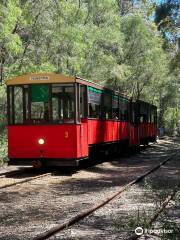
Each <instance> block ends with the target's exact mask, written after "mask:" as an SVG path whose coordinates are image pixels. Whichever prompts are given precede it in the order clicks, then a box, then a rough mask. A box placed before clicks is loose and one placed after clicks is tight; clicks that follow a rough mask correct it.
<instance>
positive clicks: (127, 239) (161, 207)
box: [126, 186, 179, 240]
mask: <svg viewBox="0 0 180 240" xmlns="http://www.w3.org/2000/svg"><path fill="white" fill-rule="evenodd" d="M178 188H179V186H178V187H176V188H175V189H174V190H173V191H171V193H170V194H169V195H168V196H167V197H166V199H165V200H164V201H163V203H162V204H161V206H160V207H159V209H158V210H157V211H156V212H155V214H154V215H153V217H152V218H151V219H150V220H149V221H148V223H147V225H148V226H151V225H152V224H153V222H155V221H156V219H157V218H158V217H159V215H160V214H161V213H162V212H163V210H164V209H165V208H166V206H167V205H168V203H169V202H170V201H171V200H172V199H173V198H174V197H175V195H176V193H177V191H178ZM143 235H144V233H142V234H141V235H136V234H135V233H134V234H132V235H131V236H130V237H128V238H126V240H136V239H138V238H140V237H142V236H143Z"/></svg>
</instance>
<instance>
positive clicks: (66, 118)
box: [6, 73, 157, 166]
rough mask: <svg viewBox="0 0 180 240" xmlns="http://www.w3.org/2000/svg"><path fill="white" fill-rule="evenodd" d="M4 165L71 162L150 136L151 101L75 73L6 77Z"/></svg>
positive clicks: (153, 132) (153, 109)
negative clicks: (132, 97) (134, 99)
mask: <svg viewBox="0 0 180 240" xmlns="http://www.w3.org/2000/svg"><path fill="white" fill-rule="evenodd" d="M6 84H7V103H8V104H7V106H8V107H7V115H8V156H9V164H10V165H25V164H28V165H35V166H36V165H43V166H75V165H78V163H79V161H80V160H82V159H86V158H88V157H89V155H90V154H91V153H94V152H109V153H111V152H113V151H119V150H120V149H122V148H124V147H137V146H139V145H140V144H148V142H150V141H155V139H156V111H157V109H156V107H155V106H153V105H150V104H148V103H145V102H142V101H137V102H132V101H130V100H129V99H128V98H126V97H124V96H121V95H119V93H117V92H114V91H112V90H110V89H107V88H104V87H102V86H100V85H98V84H95V83H93V82H90V81H87V80H84V79H82V78H79V77H68V76H64V75H62V74H50V73H40V74H27V75H24V76H20V77H16V78H13V79H10V80H7V81H6Z"/></svg>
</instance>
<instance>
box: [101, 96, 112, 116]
mask: <svg viewBox="0 0 180 240" xmlns="http://www.w3.org/2000/svg"><path fill="white" fill-rule="evenodd" d="M102 117H103V118H104V119H112V95H111V94H110V93H104V98H103V111H102Z"/></svg>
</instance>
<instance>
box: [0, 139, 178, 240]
mask: <svg viewBox="0 0 180 240" xmlns="http://www.w3.org/2000/svg"><path fill="white" fill-rule="evenodd" d="M177 149H179V145H176V144H175V142H174V141H172V140H169V139H164V140H161V141H159V142H158V144H155V145H152V146H150V147H149V148H146V149H144V150H142V151H141V152H139V153H136V154H135V155H131V156H130V157H120V158H116V159H113V160H112V161H110V162H103V163H101V164H98V165H96V166H93V167H90V168H87V169H83V170H79V171H77V172H75V173H74V174H72V175H70V174H67V175H66V176H62V174H60V173H59V174H56V175H53V176H48V177H45V178H42V179H36V180H34V181H32V182H28V183H24V184H22V185H17V186H13V187H10V188H7V189H2V190H1V191H0V239H1V240H2V239H3V240H5V239H8V240H9V239H10V240H11V239H12V240H20V239H23V240H24V239H33V238H34V237H35V236H37V235H38V234H40V233H42V232H44V231H47V230H48V229H50V228H52V227H53V226H56V225H57V224H60V223H62V222H63V221H64V220H65V219H67V218H70V217H72V216H74V215H75V214H76V213H79V212H80V211H83V210H85V209H87V208H89V207H91V206H93V205H94V204H97V203H100V202H101V201H102V200H103V199H104V198H108V197H109V196H110V195H111V194H113V193H115V192H116V191H118V190H119V188H120V187H121V186H123V185H124V184H126V183H128V182H129V181H131V180H133V179H135V178H136V177H137V176H139V175H141V174H143V173H145V172H146V171H147V170H148V169H151V168H152V167H153V166H155V165H156V164H158V163H159V162H161V161H162V160H163V159H165V158H166V157H167V155H168V154H170V153H172V152H173V151H175V150H177ZM179 156H180V155H179ZM179 156H177V157H175V158H174V159H173V160H172V161H170V162H168V163H167V164H166V165H164V166H163V167H162V168H161V169H159V170H158V171H156V172H155V173H153V174H152V175H151V176H149V177H148V178H146V180H145V181H144V182H142V183H138V184H136V185H135V186H133V187H131V188H130V189H129V190H128V191H126V192H124V193H123V194H122V195H121V196H120V197H117V198H116V199H114V200H113V201H111V202H110V203H109V204H107V205H106V206H104V207H103V208H101V209H99V210H98V211H96V212H94V213H93V214H91V215H90V216H89V217H87V218H85V219H84V220H81V221H80V222H78V223H77V224H75V225H73V226H72V227H70V228H68V229H66V230H64V231H62V232H59V233H57V234H56V235H55V236H53V237H51V238H50V239H54V240H55V239H69V240H70V239H73V240H77V239H79V240H80V239H96V240H98V239H103V240H104V239H107V240H109V239H110V240H111V239H128V237H129V236H131V234H132V233H134V230H135V228H136V227H137V226H141V227H143V229H144V231H149V232H147V234H145V236H144V235H143V236H141V238H140V239H180V236H179V235H178V234H179V232H180V229H179V223H180V205H179V202H180V201H179V200H180V193H179V192H178V193H177V194H176V197H175V199H173V201H171V202H170V203H169V205H168V207H167V209H166V210H165V211H164V212H163V213H162V214H161V215H160V217H159V218H158V219H157V221H156V222H155V224H153V225H152V226H147V222H148V219H150V218H151V217H152V216H153V214H154V213H155V212H156V210H157V209H158V207H159V206H160V204H161V203H162V202H163V201H164V199H165V198H166V196H167V195H168V194H169V193H170V191H171V190H172V189H174V187H175V186H176V185H177V184H178V182H180V170H179V166H180V164H179ZM3 171H4V169H3ZM150 230H151V232H150ZM155 230H156V231H155ZM157 230H159V232H158V231H157ZM160 230H161V231H160ZM165 230H166V231H165ZM153 231H154V232H153Z"/></svg>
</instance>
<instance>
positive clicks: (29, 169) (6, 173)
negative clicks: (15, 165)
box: [0, 167, 33, 179]
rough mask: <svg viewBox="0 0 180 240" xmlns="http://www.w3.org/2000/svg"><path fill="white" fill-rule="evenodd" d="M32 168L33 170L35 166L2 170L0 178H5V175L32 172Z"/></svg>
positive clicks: (12, 175)
mask: <svg viewBox="0 0 180 240" xmlns="http://www.w3.org/2000/svg"><path fill="white" fill-rule="evenodd" d="M32 170H33V168H32V167H30V168H25V169H17V170H12V171H9V172H2V173H0V179H1V178H4V177H14V176H18V174H23V173H30V172H31V171H32Z"/></svg>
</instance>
